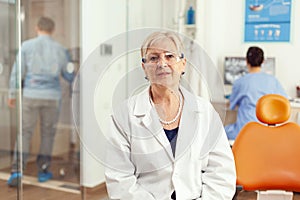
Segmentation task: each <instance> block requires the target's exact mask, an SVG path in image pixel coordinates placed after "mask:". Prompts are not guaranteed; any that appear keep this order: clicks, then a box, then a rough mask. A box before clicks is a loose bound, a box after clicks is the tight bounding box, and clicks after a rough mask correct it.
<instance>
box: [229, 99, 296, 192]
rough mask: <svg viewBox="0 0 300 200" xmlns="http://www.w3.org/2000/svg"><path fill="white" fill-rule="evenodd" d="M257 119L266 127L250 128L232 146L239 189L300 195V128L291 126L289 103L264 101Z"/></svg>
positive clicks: (257, 108)
mask: <svg viewBox="0 0 300 200" xmlns="http://www.w3.org/2000/svg"><path fill="white" fill-rule="evenodd" d="M256 116H257V118H258V120H259V121H260V122H262V123H258V122H250V123H248V124H246V125H245V126H244V127H243V128H242V130H241V131H240V133H239V134H238V136H237V138H236V140H235V142H234V144H233V146H232V151H233V154H234V158H235V164H236V172H237V186H241V187H242V189H243V190H247V191H257V190H258V191H265V190H284V191H293V192H300V126H299V125H297V124H296V123H293V122H288V119H289V117H290V103H289V101H288V99H286V98H285V97H283V96H280V95H275V94H270V95H265V96H263V97H261V98H260V99H259V100H258V102H257V105H256ZM265 124H266V125H265Z"/></svg>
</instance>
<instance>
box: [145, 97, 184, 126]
mask: <svg viewBox="0 0 300 200" xmlns="http://www.w3.org/2000/svg"><path fill="white" fill-rule="evenodd" d="M150 103H151V105H152V106H153V107H154V108H155V105H154V102H153V101H152V99H151V97H150ZM181 109H182V95H181V94H180V95H179V108H178V111H177V114H176V116H175V117H174V119H172V120H170V121H165V120H163V119H161V118H160V117H159V116H158V117H159V121H160V122H161V123H162V124H165V125H170V124H173V123H174V122H176V121H177V119H178V118H179V116H180V113H181Z"/></svg>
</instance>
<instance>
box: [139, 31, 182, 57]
mask: <svg viewBox="0 0 300 200" xmlns="http://www.w3.org/2000/svg"><path fill="white" fill-rule="evenodd" d="M165 38H168V39H170V40H171V41H172V42H173V43H174V45H175V46H176V48H177V51H178V52H177V53H178V54H179V55H181V54H183V50H184V49H183V44H182V41H181V39H180V37H179V36H178V35H177V34H176V33H175V32H171V31H157V32H154V33H151V34H150V35H149V36H148V37H147V38H146V39H145V40H144V42H143V44H142V46H141V56H142V58H143V57H144V56H145V55H146V53H147V51H148V49H149V47H151V46H152V44H153V43H154V42H155V41H157V40H162V39H165Z"/></svg>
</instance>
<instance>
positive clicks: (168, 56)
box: [166, 54, 175, 59]
mask: <svg viewBox="0 0 300 200" xmlns="http://www.w3.org/2000/svg"><path fill="white" fill-rule="evenodd" d="M166 58H167V59H172V58H175V56H174V55H173V54H166Z"/></svg>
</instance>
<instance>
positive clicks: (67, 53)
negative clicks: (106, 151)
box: [0, 0, 81, 200]
mask: <svg viewBox="0 0 300 200" xmlns="http://www.w3.org/2000/svg"><path fill="white" fill-rule="evenodd" d="M80 7H81V1H80V0H51V1H48V0H26V1H20V0H0V29H1V36H0V115H1V120H0V137H1V140H0V187H1V188H2V189H1V190H0V199H1V197H7V198H6V199H9V200H10V199H42V198H44V197H45V196H47V197H49V199H60V198H61V199H64V198H67V199H81V195H80V194H81V191H80V167H79V166H80V152H79V149H80V148H79V139H78V132H77V130H78V129H76V128H75V124H74V120H73V113H72V108H71V105H72V103H71V99H72V95H73V93H74V91H73V87H72V85H73V83H74V80H75V77H76V74H77V71H78V70H79V67H80V51H81V47H80ZM41 17H46V20H44V21H43V20H41ZM49 19H50V20H49ZM52 22H53V23H54V29H53V31H52V28H51V27H52V26H53V25H51V23H52ZM62 197H64V198H62Z"/></svg>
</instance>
